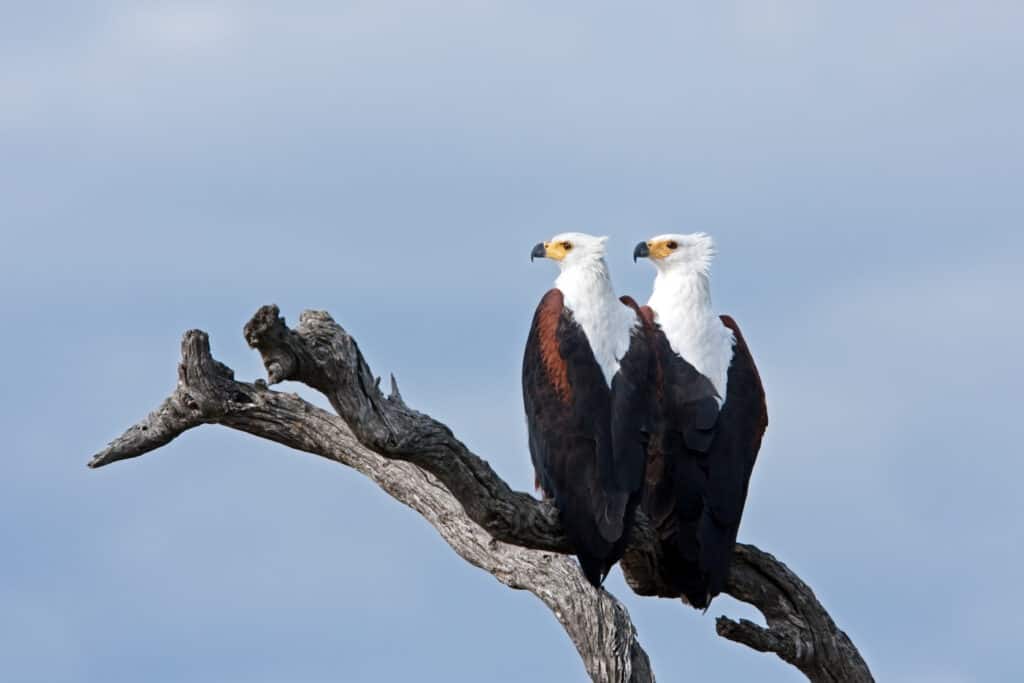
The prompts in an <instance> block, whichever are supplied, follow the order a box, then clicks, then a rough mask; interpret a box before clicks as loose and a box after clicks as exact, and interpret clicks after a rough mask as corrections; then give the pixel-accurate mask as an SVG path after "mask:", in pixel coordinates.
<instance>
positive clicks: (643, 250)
mask: <svg viewBox="0 0 1024 683" xmlns="http://www.w3.org/2000/svg"><path fill="white" fill-rule="evenodd" d="M650 255H651V248H650V247H648V246H647V242H641V243H640V244H638V245H636V249H634V250H633V263H636V260H637V259H638V258H649V257H650Z"/></svg>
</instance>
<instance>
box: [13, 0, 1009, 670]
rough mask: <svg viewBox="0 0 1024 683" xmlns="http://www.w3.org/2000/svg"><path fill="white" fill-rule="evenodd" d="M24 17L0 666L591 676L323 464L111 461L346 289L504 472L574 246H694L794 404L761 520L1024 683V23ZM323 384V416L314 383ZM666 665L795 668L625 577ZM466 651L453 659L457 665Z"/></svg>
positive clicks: (421, 8) (144, 10) (400, 10)
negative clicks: (556, 264) (683, 238)
mask: <svg viewBox="0 0 1024 683" xmlns="http://www.w3.org/2000/svg"><path fill="white" fill-rule="evenodd" d="M823 5H824V3H815V2H809V1H794V2H770V1H766V0H765V1H761V2H754V1H752V0H751V1H746V2H723V3H717V4H716V5H715V6H714V7H709V6H707V3H692V2H684V3H645V4H642V5H637V6H631V8H630V9H628V10H627V9H625V8H624V6H623V5H621V4H615V3H562V4H560V5H559V7H558V8H552V7H551V6H550V3H532V2H521V3H511V2H444V3H440V2H436V3H435V2H390V3H383V2H372V3H371V2H305V3H274V2H260V3H252V2H241V1H239V2H204V3H199V2H194V3H188V2H146V3H137V2H117V1H113V0H111V1H105V2H82V3H74V4H70V3H55V2H43V1H40V2H35V3H22V4H20V5H17V6H15V5H11V4H8V5H7V6H5V7H4V9H2V10H0V18H2V20H0V159H2V160H3V161H2V163H0V233H2V249H0V315H2V317H3V320H4V321H5V326H4V334H3V335H0V353H2V356H3V358H4V359H5V373H4V374H5V380H6V381H5V389H4V391H3V392H0V420H2V421H3V428H4V432H5V433H6V435H7V439H6V449H5V451H6V456H5V458H4V461H5V469H4V475H3V477H2V478H0V544H2V547H4V548H5V549H6V551H5V553H4V558H3V560H2V561H0V605H3V609H2V610H0V677H2V678H3V679H4V680H10V681H16V682H25V683H27V682H34V681H39V682H43V681H45V682H46V683H62V682H78V681H99V680H103V681H138V680H145V681H153V682H156V683H162V682H185V681H187V682H189V683H192V682H195V683H206V682H209V683H230V682H235V681H237V682H239V683H241V682H243V681H244V682H246V683H249V682H267V683H271V682H283V681H288V682H295V683H319V682H321V681H323V682H327V681H339V680H345V681H352V682H359V681H397V680H407V679H408V678H409V677H410V676H416V677H420V678H427V679H430V678H437V679H440V678H442V677H443V678H445V679H446V680H453V681H462V680H465V681H470V680H480V679H481V678H482V677H484V678H486V679H488V680H495V681H509V682H512V681H536V680H556V679H557V680H583V679H584V674H583V671H582V667H581V666H580V665H579V663H578V660H577V659H576V656H575V653H574V652H573V650H572V648H571V646H570V645H569V643H568V641H567V639H566V637H565V636H564V635H563V633H562V632H561V630H560V628H559V627H558V625H557V623H556V622H555V620H554V618H553V617H552V616H551V615H550V614H548V613H547V612H546V610H545V609H544V608H543V607H542V606H541V605H540V603H539V602H538V601H537V600H535V599H534V598H532V597H531V596H529V595H527V594H523V593H514V592H511V591H509V590H507V589H505V588H503V587H502V586H500V585H499V584H498V583H497V582H495V581H494V580H493V579H492V578H491V577H490V576H489V575H486V574H483V573H481V572H479V571H476V570H474V569H472V568H471V567H469V566H468V565H466V564H464V563H463V562H462V561H461V560H459V559H458V558H457V557H456V556H455V555H454V554H453V553H452V552H450V551H449V550H448V548H447V547H446V546H445V545H444V543H443V542H442V541H441V540H440V539H439V538H438V537H437V536H436V534H434V533H433V531H432V530H431V529H430V528H429V527H428V526H427V525H426V523H425V522H423V521H422V520H421V519H419V518H418V517H417V516H416V515H415V514H414V513H412V512H410V511H408V510H406V509H404V508H402V507H401V506H400V505H398V504H397V503H395V502H393V501H392V500H390V499H389V498H387V497H386V496H385V495H384V494H382V493H380V492H379V491H377V490H375V489H374V487H373V486H372V485H370V484H369V483H368V482H366V481H364V480H362V479H361V478H360V477H359V476H358V475H356V474H354V473H353V472H351V471H347V470H345V469H343V468H340V467H338V466H336V465H331V464H330V463H327V462H322V461H319V460H317V459H315V458H311V457H308V456H305V455H300V454H295V453H290V452H287V451H286V450H284V449H282V448H280V447H278V446H275V445H273V444H267V443H262V442H260V441H258V440H256V439H254V438H251V437H249V436H246V435H243V434H239V433H234V432H229V431H227V430H224V429H221V428H216V427H209V428H202V429H199V430H196V431H193V432H190V433H188V434H187V435H185V436H184V437H182V438H181V439H179V440H178V441H176V442H174V443H173V444H171V445H170V446H169V447H167V448H165V449H163V450H162V451H160V452H159V453H157V454H153V455H150V456H148V457H146V458H142V459H139V460H135V461H132V462H127V463H121V464H118V465H116V466H113V467H110V468H108V469H104V470H101V471H97V472H91V471H88V470H86V468H85V463H86V461H87V460H88V458H89V456H90V455H91V454H92V453H93V452H95V451H96V450H98V449H99V448H101V447H102V446H103V445H104V444H105V443H106V442H107V441H108V440H109V439H111V438H113V437H114V436H116V435H117V434H118V433H119V432H120V431H121V430H122V429H123V428H124V427H126V426H128V425H129V424H130V423H132V422H133V421H135V420H136V419H138V418H139V417H141V416H142V415H144V414H145V413H146V412H147V411H149V410H150V409H151V408H152V407H154V406H155V405H156V404H157V402H159V401H160V400H161V399H162V398H163V396H165V395H166V393H167V392H168V391H169V390H170V389H171V388H172V387H173V382H174V379H175V363H176V360H177V355H178V348H177V347H178V340H179V338H180V335H181V333H182V332H183V331H184V330H185V329H187V328H190V327H199V328H202V329H205V330H207V331H209V332H210V333H211V336H212V341H213V347H214V353H215V354H216V355H217V356H218V358H220V359H221V360H223V361H224V362H226V363H228V364H229V365H231V366H233V367H234V368H235V370H236V372H237V374H238V375H239V376H240V377H245V378H255V377H258V376H262V368H261V367H260V365H259V359H258V357H257V356H256V355H255V354H254V353H252V352H250V351H249V350H247V349H246V348H245V344H244V342H243V340H242V337H241V327H242V324H243V323H244V322H245V321H246V320H247V319H248V317H249V315H251V313H252V312H253V311H255V309H256V308H257V307H258V306H259V305H261V304H264V303H270V302H276V303H278V304H279V305H280V306H281V308H282V311H283V312H284V313H285V315H286V316H287V317H288V318H289V319H290V320H291V321H294V320H295V319H296V318H297V315H298V313H299V311H300V310H302V309H303V308H326V309H328V310H330V311H331V312H332V314H333V315H334V316H335V317H336V318H337V319H338V320H339V321H341V322H342V323H343V324H344V325H345V326H346V327H348V329H350V331H352V332H353V333H354V334H355V335H356V336H357V338H358V339H359V341H360V343H361V346H362V348H363V349H364V351H365V352H366V353H367V355H368V357H369V360H370V362H371V363H372V365H373V367H374V369H375V370H376V371H377V372H378V373H382V374H383V373H387V372H394V373H395V374H396V375H397V377H398V379H399V380H400V382H401V385H402V389H403V394H404V395H405V397H406V399H407V400H408V401H409V402H410V403H412V404H413V405H414V406H416V407H417V408H420V409H422V410H426V411H428V412H430V413H431V414H433V415H435V416H436V417H438V418H440V419H442V420H445V421H447V422H448V423H449V424H450V425H451V426H452V428H453V429H454V430H455V431H456V433H458V434H459V435H460V436H461V437H462V438H464V439H465V440H466V441H467V442H468V443H469V444H470V445H471V446H472V447H474V448H475V449H476V450H477V452H478V453H480V454H481V455H482V456H484V457H486V458H487V459H488V460H490V462H491V463H492V464H493V465H494V467H495V468H496V469H497V470H498V471H499V472H500V473H501V474H502V475H503V476H504V477H505V478H506V479H507V480H508V481H509V482H510V483H512V484H513V485H514V486H517V487H519V488H527V487H529V485H530V482H531V472H530V467H529V458H528V455H527V452H526V444H525V427H524V423H523V419H522V417H521V404H520V394H519V384H518V373H519V361H520V357H521V351H522V344H523V343H524V340H525V335H526V330H527V326H528V324H529V319H530V316H531V315H532V311H533V307H534V305H535V304H536V301H537V300H538V298H539V296H540V295H541V294H542V292H543V291H544V290H545V289H546V288H547V287H548V286H549V285H550V282H551V281H552V280H553V277H554V272H553V269H552V268H551V267H550V264H542V263H537V264H533V265H531V264H530V262H529V258H528V254H529V250H530V247H531V245H533V244H534V243H535V242H537V241H538V240H540V239H543V238H545V237H548V236H550V235H552V234H554V233H557V232H561V231H564V230H583V231H587V232H591V233H595V234H607V235H610V236H611V242H610V248H611V254H610V258H609V262H610V266H611V268H612V270H613V276H614V279H615V281H616V284H617V285H618V287H619V289H620V290H621V291H623V292H624V293H631V294H634V295H636V296H638V298H645V297H646V295H647V293H648V292H649V288H650V283H651V279H652V272H651V269H650V267H649V265H648V264H643V263H641V264H638V265H634V264H633V263H632V262H631V260H630V258H629V256H630V253H631V251H632V245H633V244H635V243H636V241H637V240H639V239H642V238H645V237H648V236H650V235H654V234H659V233H664V232H687V231H694V230H704V231H708V232H711V233H712V234H713V235H714V236H715V237H716V239H717V241H718V244H719V250H720V256H719V258H718V260H717V262H716V265H715V271H714V272H715V275H714V294H715V302H716V305H717V306H718V307H719V308H720V309H721V310H722V311H723V312H728V313H730V314H732V315H733V316H735V317H736V318H737V320H738V321H739V322H740V324H741V326H742V327H743V330H744V332H745V335H746V336H747V338H748V341H749V342H750V344H751V345H752V347H753V350H754V352H755V354H756V357H757V359H758V362H759V365H760V367H761V371H762V374H763V375H764V378H765V382H766V385H767V390H768V394H769V401H770V404H769V407H770V414H771V420H772V423H771V426H770V428H769V434H768V437H767V439H766V443H765V447H764V449H763V451H762V455H761V459H760V461H759V464H758V467H757V470H756V471H755V474H754V481H753V486H752V492H751V497H750V501H749V504H748V508H747V513H746V516H745V520H744V526H743V529H742V530H741V534H740V536H741V540H744V541H747V542H751V543H755V544H757V545H759V546H760V547H762V548H764V549H766V550H769V551H771V552H773V553H776V554H777V555H778V556H779V557H780V558H781V559H783V560H784V561H786V562H787V563H789V564H790V566H791V567H793V569H795V570H796V571H797V572H798V573H799V574H800V575H801V576H803V577H804V578H805V579H806V580H807V581H809V582H810V583H811V584H812V585H813V586H814V588H815V590H816V591H817V593H818V594H819V596H820V597H821V598H822V599H823V600H824V602H825V603H826V605H827V606H828V607H829V608H830V609H831V610H832V612H833V614H834V615H835V616H836V618H837V620H838V621H839V622H840V624H841V625H842V626H843V627H844V628H846V629H847V630H848V632H849V633H850V634H851V636H852V637H853V638H854V640H855V642H857V644H858V645H859V646H860V647H861V649H862V651H863V652H864V654H865V656H866V657H867V658H868V660H869V662H870V663H871V665H872V667H873V669H874V672H875V674H876V676H877V678H878V679H879V680H884V681H895V682H897V683H921V682H924V681H928V682H935V681H938V682H939V683H968V682H972V681H996V680H1000V681H1001V680H1015V679H1020V678H1022V677H1024V663H1022V662H1021V660H1020V658H1019V656H1018V654H1017V650H1018V647H1019V642H1018V641H1019V639H1018V637H1017V634H1019V633H1020V631H1021V629H1022V628H1024V616H1022V615H1024V609H1022V608H1024V604H1022V602H1024V594H1022V590H1021V588H1020V583H1019V581H1018V580H1017V575H1018V574H1019V566H1020V565H1021V563H1022V561H1024V543H1022V541H1024V532H1022V529H1024V527H1022V522H1024V519H1022V518H1024V512H1022V507H1021V503H1020V498H1019V493H1018V490H1017V489H1018V482H1019V481H1020V479H1021V477H1022V475H1024V465H1022V464H1021V461H1020V457H1019V456H1020V452H1019V444H1020V443H1021V441H1022V438H1024V423H1022V421H1021V420H1020V417H1019V415H1018V414H1017V411H1018V407H1019V405H1020V401H1019V388H1018V383H1019V381H1020V378H1021V374H1022V370H1024V367H1022V362H1021V361H1020V354H1019V348H1020V345H1021V342H1024V322H1022V320H1021V314H1020V310H1021V306H1020V300H1021V297H1022V296H1024V270H1022V267H1021V265H1022V261H1024V237H1022V236H1021V229H1020V228H1021V222H1022V218H1024V191H1022V187H1021V178H1022V177H1024V134H1022V131H1021V124H1020V122H1021V121H1022V120H1024V90H1022V89H1021V87H1020V74H1021V73H1022V71H1024V44H1022V43H1021V41H1020V26H1021V25H1022V23H1021V22H1022V21H1024V5H1021V4H1020V3H1017V2H1000V1H997V0H993V1H991V2H985V3H971V2H950V1H946V0H939V1H937V2H927V3H926V2H903V3H879V2H866V3H857V4H856V5H852V4H847V5H842V6H841V5H840V4H839V3H829V4H828V6H823ZM287 388H288V389H289V390H293V389H295V390H299V391H300V392H301V393H303V394H304V395H307V396H310V397H311V398H312V399H313V400H317V399H316V397H314V396H313V395H312V394H311V393H310V392H307V391H304V390H302V389H301V388H298V387H287ZM609 587H610V589H611V590H612V591H613V592H615V593H616V594H617V595H619V596H620V597H622V598H623V599H624V600H625V602H626V603H627V605H628V606H629V608H630V610H631V612H632V615H633V617H634V620H635V621H636V623H637V626H638V628H639V630H640V635H641V638H642V640H643V643H644V644H645V646H646V647H647V649H648V651H649V653H650V655H651V657H652V659H653V661H654V664H655V666H656V670H657V672H658V674H659V676H660V677H661V679H662V680H676V679H681V678H683V677H687V678H694V679H700V680H709V681H731V680H746V679H751V678H756V679H757V680H765V681H797V680H800V678H799V677H798V676H797V674H796V672H795V670H792V669H790V668H788V667H787V666H786V665H784V664H782V663H781V662H779V661H778V660H776V659H774V658H771V657H768V656H765V655H759V654H756V653H753V652H751V651H748V650H746V649H743V648H740V647H738V646H734V645H732V644H730V643H727V642H725V641H722V640H720V639H718V638H717V636H715V635H714V624H713V617H714V615H716V614H719V613H728V614H732V615H736V614H743V615H749V614H750V612H749V610H747V609H746V608H744V606H740V605H737V604H735V603H734V602H733V601H731V600H730V599H728V598H723V599H720V600H719V601H717V602H716V603H715V605H714V606H713V607H712V609H711V611H710V612H709V613H708V614H707V615H700V614H697V613H695V612H693V611H690V610H686V609H683V608H682V607H681V606H679V605H678V603H675V602H672V601H658V600H651V599H640V598H637V597H635V596H632V595H631V594H629V593H628V591H627V590H626V588H625V586H624V584H623V583H622V580H621V577H620V576H619V575H618V574H617V573H616V574H615V576H614V577H613V578H612V580H611V581H610V584H609ZM456 650H457V651H458V652H459V654H458V656H455V654H454V653H455V652H456Z"/></svg>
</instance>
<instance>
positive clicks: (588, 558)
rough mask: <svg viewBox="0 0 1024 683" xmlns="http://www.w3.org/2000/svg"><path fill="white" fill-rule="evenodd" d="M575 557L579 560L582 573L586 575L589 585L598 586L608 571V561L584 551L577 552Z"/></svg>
mask: <svg viewBox="0 0 1024 683" xmlns="http://www.w3.org/2000/svg"><path fill="white" fill-rule="evenodd" d="M576 558H577V559H578V560H579V561H580V568H582V569H583V575H584V576H585V577H587V581H589V582H590V585H592V586H593V587H594V588H600V587H601V583H602V582H603V581H604V577H605V575H606V574H607V573H608V569H609V567H608V561H607V560H605V559H603V558H600V557H594V556H592V555H586V554H584V553H580V554H578V555H577V556H576Z"/></svg>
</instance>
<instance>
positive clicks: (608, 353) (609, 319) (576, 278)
mask: <svg viewBox="0 0 1024 683" xmlns="http://www.w3.org/2000/svg"><path fill="white" fill-rule="evenodd" d="M555 287H557V288H558V289H559V290H560V291H561V292H562V297H563V298H564V302H565V306H566V308H568V309H569V310H570V311H572V314H573V317H574V318H575V320H576V322H577V323H578V324H579V325H580V327H582V328H583V333H584V334H585V335H586V336H587V341H588V342H589V343H590V348H591V350H592V351H593V352H594V358H595V359H596V360H597V363H598V365H600V366H601V371H602V373H604V378H605V381H606V382H607V383H608V386H609V387H610V386H611V385H612V378H613V377H614V376H615V373H616V372H618V371H619V361H620V360H621V359H622V357H623V356H624V355H626V351H628V350H629V342H630V333H631V331H632V329H633V328H634V327H635V326H636V325H637V318H636V313H634V311H633V309H631V308H629V307H628V306H626V305H625V304H623V303H622V302H621V301H619V298H618V297H617V296H615V290H614V289H613V288H612V281H611V277H610V276H609V275H608V266H607V264H605V262H604V259H594V260H588V261H586V262H584V263H574V264H571V265H566V266H565V267H564V268H563V269H562V272H561V274H560V275H559V276H558V279H557V280H555Z"/></svg>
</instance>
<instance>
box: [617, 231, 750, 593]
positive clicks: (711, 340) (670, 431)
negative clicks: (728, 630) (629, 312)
mask: <svg viewBox="0 0 1024 683" xmlns="http://www.w3.org/2000/svg"><path fill="white" fill-rule="evenodd" d="M714 254H715V249H714V243H713V242H712V240H711V238H710V237H709V236H708V235H705V234H692V235H662V236H660V237H654V238H652V239H650V240H648V241H646V242H641V243H640V244H638V245H636V249H635V250H634V251H633V259H634V261H635V260H636V259H637V258H641V257H644V258H649V259H650V260H651V262H653V263H654V266H655V268H656V269H657V276H656V278H655V280H654V291H653V293H652V294H651V298H650V301H649V302H648V304H647V306H645V307H644V308H643V309H641V311H642V315H644V316H645V318H646V319H647V321H648V322H649V323H653V326H654V332H653V335H654V336H653V337H652V340H651V353H652V357H653V359H654V365H655V371H654V375H655V378H656V379H655V394H656V396H657V407H656V408H655V413H654V418H653V420H652V428H651V435H650V441H649V443H648V447H647V451H648V454H647V471H646V475H645V487H644V497H643V503H642V506H643V510H644V512H645V514H646V515H647V516H648V517H650V518H651V520H652V522H653V523H654V525H655V526H656V528H657V531H658V535H659V538H660V540H661V542H662V544H663V550H664V557H665V566H664V568H663V569H664V573H665V575H666V576H667V577H668V578H669V580H670V581H671V582H672V583H673V584H674V586H673V587H674V588H675V589H676V590H678V591H679V592H680V594H681V595H682V596H684V597H685V599H686V601H687V602H689V603H690V604H691V605H693V606H694V607H697V608H701V609H703V608H706V607H707V606H708V604H710V602H711V599H712V598H714V597H715V596H716V595H718V594H719V593H720V592H721V591H722V589H723V588H724V586H725V581H726V579H727V578H728V574H729V565H730V564H731V562H732V555H733V548H734V546H735V543H736V534H737V532H738V531H739V526H740V518H741V516H742V514H743V505H744V503H745V501H746V499H747V486H748V483H749V481H750V474H751V471H752V470H753V467H754V461H755V459H756V458H757V453H758V450H759V449H760V447H761V439H762V437H763V435H764V432H765V429H766V428H767V426H768V411H767V407H766V405H765V395H764V387H763V386H762V384H761V378H760V376H759V375H758V372H757V367H756V366H755V365H754V359H753V358H752V357H751V355H750V349H749V348H747V343H746V341H745V340H744V339H743V335H742V334H741V333H740V328H739V327H738V326H737V325H736V322H735V321H734V320H733V319H732V318H730V317H728V316H721V317H720V316H718V315H715V314H714V312H713V311H712V308H711V289H710V268H711V260H712V258H713V256H714Z"/></svg>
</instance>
